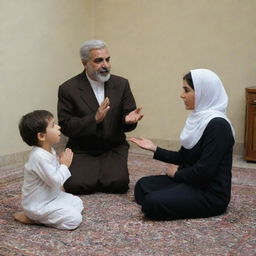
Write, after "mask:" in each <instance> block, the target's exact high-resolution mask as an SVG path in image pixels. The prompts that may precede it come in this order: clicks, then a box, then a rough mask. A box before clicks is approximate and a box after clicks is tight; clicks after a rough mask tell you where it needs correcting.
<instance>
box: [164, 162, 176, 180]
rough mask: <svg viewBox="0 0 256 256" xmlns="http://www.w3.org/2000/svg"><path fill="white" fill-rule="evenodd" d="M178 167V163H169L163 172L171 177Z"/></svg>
mask: <svg viewBox="0 0 256 256" xmlns="http://www.w3.org/2000/svg"><path fill="white" fill-rule="evenodd" d="M178 167H179V166H178V165H175V164H170V165H169V166H168V168H167V169H166V171H165V173H166V174H167V175H168V176H169V177H171V178H173V177H174V175H175V173H176V172H177V170H178Z"/></svg>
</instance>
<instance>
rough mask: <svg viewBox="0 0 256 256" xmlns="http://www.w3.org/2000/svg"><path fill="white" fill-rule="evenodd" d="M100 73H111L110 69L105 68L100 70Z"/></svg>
mask: <svg viewBox="0 0 256 256" xmlns="http://www.w3.org/2000/svg"><path fill="white" fill-rule="evenodd" d="M98 72H100V73H101V72H104V73H105V72H108V73H109V72H110V68H106V67H103V68H100V69H99V70H98Z"/></svg>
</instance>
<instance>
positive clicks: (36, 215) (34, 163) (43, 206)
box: [22, 146, 83, 229]
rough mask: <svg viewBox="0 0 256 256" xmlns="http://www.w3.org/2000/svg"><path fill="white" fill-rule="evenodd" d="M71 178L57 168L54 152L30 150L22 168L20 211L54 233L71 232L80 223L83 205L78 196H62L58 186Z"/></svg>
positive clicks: (63, 170) (59, 167) (66, 170)
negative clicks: (53, 230)
mask: <svg viewBox="0 0 256 256" xmlns="http://www.w3.org/2000/svg"><path fill="white" fill-rule="evenodd" d="M70 176H71V174H70V172H69V169H68V167H67V166H66V165H60V164H59V161H58V159H57V157H56V152H55V150H54V149H53V148H52V153H50V152H48V151H46V150H44V149H43V148H40V147H36V146H35V147H33V148H32V151H31V153H30V155H29V160H28V162H27V163H26V164H25V171H24V184H23V187H22V208H23V211H24V213H25V215H26V216H27V217H29V218H30V219H32V220H34V221H35V222H38V223H42V224H45V225H47V226H52V227H55V228H58V229H75V228H77V227H78V226H79V225H80V223H81V222H82V214H81V212H82V210H83V202H82V200H81V199H80V198H79V197H78V196H74V195H72V194H69V193H66V192H63V191H62V190H61V186H62V185H63V183H64V182H65V181H66V180H67V179H68V178H69V177H70Z"/></svg>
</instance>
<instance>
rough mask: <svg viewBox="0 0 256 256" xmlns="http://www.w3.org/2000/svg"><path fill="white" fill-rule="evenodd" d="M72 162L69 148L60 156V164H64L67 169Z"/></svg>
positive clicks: (71, 153)
mask: <svg viewBox="0 0 256 256" xmlns="http://www.w3.org/2000/svg"><path fill="white" fill-rule="evenodd" d="M72 160H73V152H72V150H71V149H70V148H66V150H65V151H64V152H62V154H61V155H60V164H64V165H66V166H67V167H69V166H70V165H71V163H72Z"/></svg>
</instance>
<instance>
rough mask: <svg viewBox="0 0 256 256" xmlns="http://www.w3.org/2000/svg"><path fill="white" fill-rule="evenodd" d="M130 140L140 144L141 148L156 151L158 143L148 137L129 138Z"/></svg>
mask: <svg viewBox="0 0 256 256" xmlns="http://www.w3.org/2000/svg"><path fill="white" fill-rule="evenodd" d="M128 141H131V142H133V143H135V144H136V145H138V146H139V147H140V148H143V149H146V150H150V151H153V152H155V151H156V148H157V147H156V145H155V144H154V143H153V142H152V141H151V140H148V139H144V138H142V137H141V138H140V139H137V138H128Z"/></svg>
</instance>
